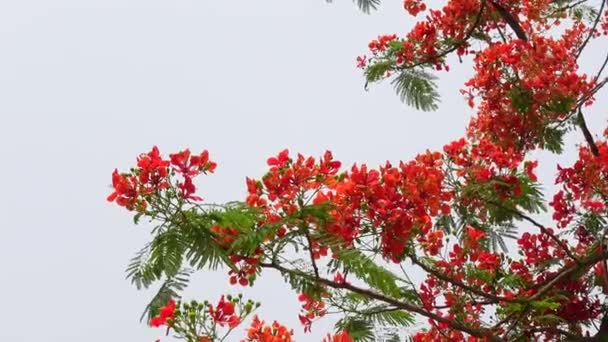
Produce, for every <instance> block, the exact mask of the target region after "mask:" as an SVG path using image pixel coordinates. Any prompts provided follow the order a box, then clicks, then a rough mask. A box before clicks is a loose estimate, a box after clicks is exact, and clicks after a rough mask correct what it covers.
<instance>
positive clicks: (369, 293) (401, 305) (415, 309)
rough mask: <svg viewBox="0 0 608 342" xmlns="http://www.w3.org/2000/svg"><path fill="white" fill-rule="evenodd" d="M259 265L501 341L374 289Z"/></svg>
mask: <svg viewBox="0 0 608 342" xmlns="http://www.w3.org/2000/svg"><path fill="white" fill-rule="evenodd" d="M260 266H261V267H264V268H273V269H276V270H278V271H279V272H281V273H289V274H294V275H298V276H300V277H303V278H309V279H310V278H312V279H311V280H313V281H317V282H319V283H321V284H324V285H326V286H329V287H331V288H334V289H345V290H349V291H351V292H353V293H357V294H360V295H364V296H366V297H368V298H372V299H375V300H379V301H381V302H384V303H387V304H390V305H392V306H394V307H397V308H399V309H402V310H406V311H409V312H415V313H417V314H419V315H422V316H424V317H427V318H430V319H432V320H434V321H437V322H440V323H444V324H446V325H448V326H450V327H451V328H453V329H455V330H458V331H462V332H465V333H467V334H469V335H471V336H474V337H479V338H487V339H488V340H490V341H494V342H499V341H500V342H501V341H503V340H502V339H500V338H498V337H496V336H494V335H492V334H491V332H490V331H489V330H487V329H476V328H472V327H469V326H466V325H464V324H462V323H459V322H456V321H454V320H451V319H448V318H445V317H442V316H439V315H437V314H434V313H432V312H429V311H426V310H424V309H422V308H420V307H418V306H416V305H414V304H412V303H410V302H407V301H399V300H397V299H394V298H391V297H387V296H385V295H383V294H380V293H377V292H374V291H372V290H370V289H364V288H360V287H357V286H355V285H352V284H350V283H337V282H335V281H331V280H329V279H325V278H314V277H311V276H310V275H309V274H307V273H304V272H300V271H297V270H291V269H287V268H285V267H283V266H281V265H279V264H276V263H261V264H260Z"/></svg>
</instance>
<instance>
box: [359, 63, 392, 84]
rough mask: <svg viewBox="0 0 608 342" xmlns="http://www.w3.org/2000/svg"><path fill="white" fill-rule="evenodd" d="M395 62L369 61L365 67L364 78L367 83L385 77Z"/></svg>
mask: <svg viewBox="0 0 608 342" xmlns="http://www.w3.org/2000/svg"><path fill="white" fill-rule="evenodd" d="M394 64H395V62H394V61H391V60H379V61H375V62H374V63H370V64H369V65H368V67H367V68H366V69H365V79H366V81H367V82H368V83H373V82H378V81H380V80H383V79H384V78H385V77H386V74H387V73H388V72H390V71H392V70H393V66H394Z"/></svg>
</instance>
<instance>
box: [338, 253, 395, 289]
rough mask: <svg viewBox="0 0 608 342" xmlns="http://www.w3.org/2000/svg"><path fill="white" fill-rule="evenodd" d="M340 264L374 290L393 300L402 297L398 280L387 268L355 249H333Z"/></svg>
mask: <svg viewBox="0 0 608 342" xmlns="http://www.w3.org/2000/svg"><path fill="white" fill-rule="evenodd" d="M333 252H334V253H335V254H336V256H337V257H338V260H339V261H340V263H341V264H342V265H343V266H344V267H345V268H346V269H347V270H348V271H349V272H351V273H352V274H354V275H355V276H356V277H357V278H359V279H360V280H362V281H364V282H365V283H367V284H368V285H369V286H371V287H372V288H373V289H375V290H377V291H380V292H381V293H383V294H385V295H388V296H391V297H393V298H400V297H401V296H402V293H401V289H400V288H399V286H398V285H397V282H396V280H397V278H396V277H395V275H394V274H393V273H392V272H391V271H389V270H387V269H386V268H384V267H382V266H379V265H378V264H377V263H376V262H375V261H374V260H372V259H370V258H369V257H368V256H366V255H365V254H363V253H362V252H361V251H359V250H357V249H354V248H341V249H333Z"/></svg>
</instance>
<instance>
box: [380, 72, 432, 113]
mask: <svg viewBox="0 0 608 342" xmlns="http://www.w3.org/2000/svg"><path fill="white" fill-rule="evenodd" d="M435 79H436V77H435V76H434V75H432V74H429V73H427V72H426V71H424V70H414V69H406V70H402V71H400V72H399V74H398V75H397V76H396V77H395V78H394V79H393V81H392V82H391V84H392V85H393V87H394V88H395V91H396V92H397V95H399V98H400V99H401V101H403V102H405V103H406V104H407V105H408V106H413V107H414V108H416V109H418V110H422V111H425V112H428V111H432V110H436V109H437V108H438V106H437V102H439V93H438V92H437V86H436V85H435V83H434V80H435Z"/></svg>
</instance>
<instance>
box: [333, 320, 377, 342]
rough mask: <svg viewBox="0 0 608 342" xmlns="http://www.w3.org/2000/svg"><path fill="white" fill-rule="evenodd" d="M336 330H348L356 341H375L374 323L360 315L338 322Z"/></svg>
mask: <svg viewBox="0 0 608 342" xmlns="http://www.w3.org/2000/svg"><path fill="white" fill-rule="evenodd" d="M336 330H337V331H341V330H346V331H348V335H349V336H350V337H351V338H352V339H353V340H354V341H355V342H374V341H375V340H376V339H375V335H374V325H373V324H372V322H370V321H369V320H365V319H362V318H358V317H349V318H343V319H341V320H339V321H338V322H337V323H336Z"/></svg>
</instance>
